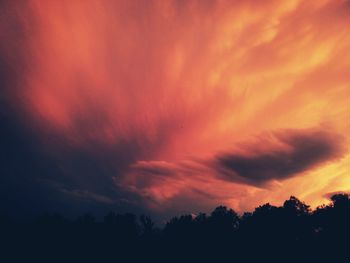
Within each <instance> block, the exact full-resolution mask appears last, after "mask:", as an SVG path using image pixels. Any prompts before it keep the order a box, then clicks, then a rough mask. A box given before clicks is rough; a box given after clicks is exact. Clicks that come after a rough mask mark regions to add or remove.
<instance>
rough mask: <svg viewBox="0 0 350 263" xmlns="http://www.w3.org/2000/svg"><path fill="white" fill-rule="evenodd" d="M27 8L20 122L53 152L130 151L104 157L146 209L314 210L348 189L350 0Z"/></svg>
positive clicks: (38, 4)
mask: <svg viewBox="0 0 350 263" xmlns="http://www.w3.org/2000/svg"><path fill="white" fill-rule="evenodd" d="M17 12H18V15H19V17H20V18H21V19H20V21H21V23H22V24H23V25H24V28H25V30H26V38H25V40H24V41H25V43H24V45H25V66H24V67H25V74H23V76H22V77H21V85H22V86H23V87H24V88H23V90H22V92H21V94H16V96H17V97H18V100H20V101H21V104H22V105H24V107H23V108H21V112H22V114H24V116H26V119H27V120H30V122H31V123H32V124H33V125H34V127H35V128H34V129H35V131H36V132H37V133H38V134H41V135H42V136H43V138H49V139H45V140H44V139H43V140H44V141H43V143H44V144H45V145H46V147H47V149H50V150H49V152H50V151H52V152H54V151H56V150H57V148H62V147H70V148H73V149H78V150H79V151H84V150H87V151H91V150H92V149H93V148H94V147H99V148H104V147H106V148H113V147H122V149H127V151H128V153H130V156H131V157H130V158H126V159H125V160H124V159H123V160H122V161H123V169H119V168H120V167H117V166H118V165H120V162H121V160H120V157H119V156H116V157H115V160H114V159H113V158H114V157H113V155H110V156H109V157H108V160H104V159H102V160H99V162H102V164H103V163H104V162H108V165H110V164H112V166H113V163H114V162H115V172H114V173H111V174H110V178H111V182H112V184H115V187H120V188H122V189H124V190H125V191H126V192H130V193H133V194H136V195H138V196H139V197H141V199H142V200H143V202H144V205H146V206H147V207H149V208H151V209H153V210H155V211H158V212H161V213H162V212H166V211H175V210H176V211H178V210H180V211H189V210H198V209H206V208H210V209H211V208H212V207H213V206H215V205H217V204H225V205H228V206H231V207H233V208H234V209H237V210H238V211H243V210H249V209H252V208H253V207H254V206H256V205H258V204H262V203H264V202H271V203H273V204H280V203H281V202H282V201H283V200H285V199H286V198H288V197H289V196H290V195H296V196H297V197H299V198H300V199H302V200H304V201H306V202H307V203H309V204H312V205H314V206H315V205H318V204H320V203H323V202H325V201H326V199H325V197H324V195H325V194H326V193H328V192H334V191H347V190H349V189H350V177H349V172H350V171H349V169H350V168H349V167H350V155H349V154H348V149H349V140H348V139H347V135H348V134H349V132H350V122H349V121H348V120H349V118H350V103H349V98H350V74H349V68H350V53H349V50H350V49H349V48H350V26H349V25H350V2H349V1H345V0H316V1H298V0H288V1H279V0H276V1H256V0H250V1H163V0H162V1H160V0H159V1H158V0H154V1H139V0H135V1H108V0H106V1H102V0H96V1H94V0H88V1H83V0H69V1H68V0H67V1H64V0H60V1H42V0H38V1H35V0H33V1H28V6H26V7H25V9H24V7H23V6H22V7H18V9H17ZM50 138H59V139H60V145H59V146H58V145H57V143H55V142H53V141H54V140H53V139H50ZM63 145H64V146H63ZM53 156H55V154H53ZM118 158H119V159H118ZM56 162H57V163H58V164H60V159H59V158H57V159H56ZM62 166H64V164H62ZM62 169H63V168H62ZM63 170H64V169H63ZM83 180H84V179H83ZM86 180H88V179H86ZM74 191H75V192H74V193H76V191H77V190H74ZM80 191H81V192H84V193H86V192H91V193H92V195H91V196H94V195H93V194H95V193H93V191H94V190H93V189H83V190H80ZM81 192H80V193H81ZM66 193H67V191H63V194H66ZM95 196H97V195H96V194H95ZM99 196H104V194H103V192H101V191H100V192H99ZM102 200H104V199H102ZM108 200H109V199H108Z"/></svg>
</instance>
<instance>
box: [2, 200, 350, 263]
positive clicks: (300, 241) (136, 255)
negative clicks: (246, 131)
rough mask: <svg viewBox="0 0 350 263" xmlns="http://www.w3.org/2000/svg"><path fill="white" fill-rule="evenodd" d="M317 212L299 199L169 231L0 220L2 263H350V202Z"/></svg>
mask: <svg viewBox="0 0 350 263" xmlns="http://www.w3.org/2000/svg"><path fill="white" fill-rule="evenodd" d="M331 200H332V203H331V204H329V205H323V206H320V207H318V208H317V209H315V210H314V211H312V210H311V209H310V207H309V206H308V205H306V204H305V203H303V202H301V201H300V200H298V199H297V198H296V197H294V196H292V197H290V199H289V200H286V201H285V202H284V204H283V206H281V207H276V206H272V205H270V204H264V205H262V206H259V207H257V208H256V209H255V210H254V211H253V212H252V213H244V214H243V215H242V216H239V215H238V214H237V213H236V212H235V211H233V210H232V209H228V208H226V207H224V206H219V207H217V208H216V209H215V210H214V211H213V212H212V213H211V214H210V215H206V214H203V213H201V214H199V215H197V216H193V215H182V216H180V217H174V218H172V219H171V220H170V221H169V222H168V223H167V224H166V225H165V226H164V227H163V228H157V227H155V224H154V222H153V221H152V220H151V218H149V217H147V216H145V215H142V216H140V217H139V218H137V217H136V216H135V215H133V214H116V213H114V212H110V213H109V214H108V215H106V216H105V217H104V219H103V221H98V220H95V218H94V217H93V216H91V215H89V214H86V215H83V216H81V217H79V218H77V219H76V220H68V219H66V218H64V217H62V216H61V215H58V214H46V215H43V216H42V217H40V218H37V219H36V220H33V221H25V222H23V221H13V220H9V219H6V218H5V217H1V218H0V227H1V228H0V230H1V239H2V240H1V241H2V244H3V245H2V246H1V250H2V253H1V258H4V259H5V258H6V260H5V261H2V262H326V261H329V262H336V261H340V260H341V261H342V262H348V260H349V259H348V255H347V250H348V247H349V245H348V244H349V242H348V240H349V237H350V199H349V196H348V195H346V194H336V195H333V196H332V197H331Z"/></svg>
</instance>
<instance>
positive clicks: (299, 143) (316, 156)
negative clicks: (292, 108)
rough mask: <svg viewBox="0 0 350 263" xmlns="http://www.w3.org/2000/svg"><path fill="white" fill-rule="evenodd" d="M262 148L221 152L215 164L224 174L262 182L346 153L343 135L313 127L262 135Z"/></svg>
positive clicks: (248, 181)
mask: <svg viewBox="0 0 350 263" xmlns="http://www.w3.org/2000/svg"><path fill="white" fill-rule="evenodd" d="M260 139H261V141H260V142H258V145H259V146H261V144H263V145H264V149H263V150H258V149H256V151H254V146H253V147H251V146H250V147H248V148H249V152H247V153H237V152H236V151H234V152H231V153H230V152H228V153H223V154H219V155H217V157H216V160H215V168H216V169H217V170H218V171H219V173H221V174H225V178H226V179H228V180H233V181H242V182H245V183H249V184H254V185H259V184H261V183H264V182H267V181H269V180H273V179H276V180H283V179H286V178H290V177H292V176H295V175H297V174H299V173H302V172H305V171H307V170H310V169H312V168H314V167H315V166H318V165H321V164H323V163H325V162H327V161H330V160H334V159H336V158H339V157H341V156H342V154H343V153H344V148H343V146H342V144H343V143H344V142H343V140H342V137H341V136H339V135H337V134H333V133H330V132H324V131H314V130H285V131H280V132H276V133H273V134H269V135H268V136H267V138H260Z"/></svg>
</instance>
